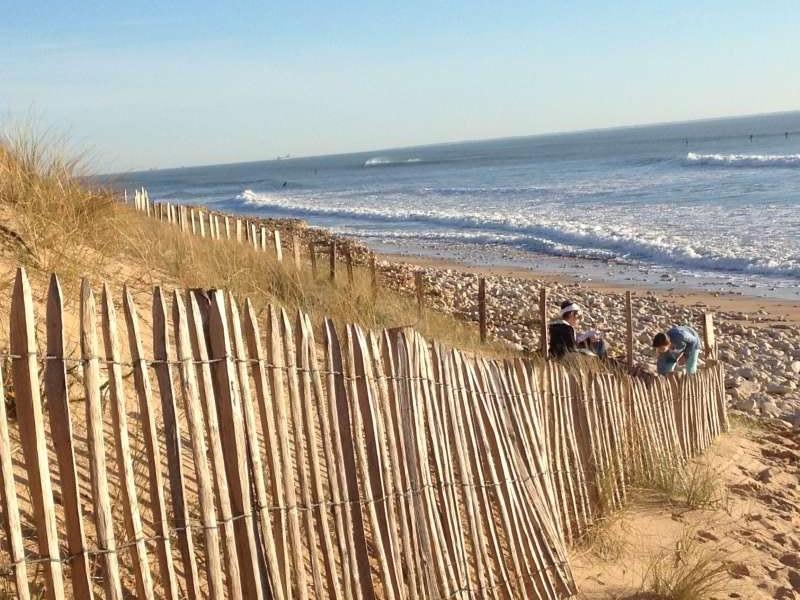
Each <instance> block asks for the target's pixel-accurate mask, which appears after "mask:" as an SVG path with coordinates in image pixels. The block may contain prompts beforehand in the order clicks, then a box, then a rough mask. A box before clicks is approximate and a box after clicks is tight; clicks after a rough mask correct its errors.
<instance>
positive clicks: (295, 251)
mask: <svg viewBox="0 0 800 600" xmlns="http://www.w3.org/2000/svg"><path fill="white" fill-rule="evenodd" d="M292 260H293V261H294V268H295V269H297V270H298V271H299V270H300V238H299V236H298V235H297V232H296V231H295V232H293V233H292Z"/></svg>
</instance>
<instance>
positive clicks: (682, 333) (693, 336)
mask: <svg viewBox="0 0 800 600" xmlns="http://www.w3.org/2000/svg"><path fill="white" fill-rule="evenodd" d="M667 337H668V338H669V341H670V343H671V344H672V350H673V351H674V352H677V353H678V354H683V353H684V352H686V351H687V350H691V349H692V348H699V347H700V338H699V337H698V335H697V332H696V331H695V330H694V329H692V328H691V327H688V326H687V325H673V326H672V328H670V330H669V331H667Z"/></svg>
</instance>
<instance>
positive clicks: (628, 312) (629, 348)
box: [625, 292, 633, 369]
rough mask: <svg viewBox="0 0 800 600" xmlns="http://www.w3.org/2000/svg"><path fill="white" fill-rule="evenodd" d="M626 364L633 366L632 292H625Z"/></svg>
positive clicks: (629, 366)
mask: <svg viewBox="0 0 800 600" xmlns="http://www.w3.org/2000/svg"><path fill="white" fill-rule="evenodd" d="M625 364H627V365H628V368H629V369H630V368H633V307H632V305H631V293H630V292H625Z"/></svg>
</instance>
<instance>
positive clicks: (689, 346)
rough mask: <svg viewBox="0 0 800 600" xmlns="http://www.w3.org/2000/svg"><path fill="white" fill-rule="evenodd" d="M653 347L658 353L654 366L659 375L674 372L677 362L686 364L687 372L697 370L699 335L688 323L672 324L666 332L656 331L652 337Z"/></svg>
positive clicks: (690, 372) (691, 372)
mask: <svg viewBox="0 0 800 600" xmlns="http://www.w3.org/2000/svg"><path fill="white" fill-rule="evenodd" d="M653 348H655V349H656V352H657V354H658V359H657V361H656V366H657V368H658V374H659V375H668V374H669V373H672V372H674V371H675V368H676V367H677V366H678V364H679V363H685V364H686V372H687V373H688V374H690V375H691V374H693V373H696V372H697V359H698V357H699V356H700V336H698V335H697V332H696V331H695V330H694V329H692V328H691V327H689V326H688V325H673V326H672V327H671V328H670V329H669V330H668V331H667V332H666V333H662V332H659V333H657V334H656V335H655V337H654V338H653Z"/></svg>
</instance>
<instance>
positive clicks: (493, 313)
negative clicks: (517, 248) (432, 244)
mask: <svg viewBox="0 0 800 600" xmlns="http://www.w3.org/2000/svg"><path fill="white" fill-rule="evenodd" d="M378 265H379V268H380V272H381V277H382V281H383V282H385V284H388V285H389V286H390V287H392V288H394V289H397V290H400V291H402V292H405V293H407V294H414V293H415V290H414V273H415V272H416V271H418V270H422V271H423V273H424V280H425V288H426V303H427V304H428V305H429V306H431V307H432V308H434V309H436V310H440V311H444V312H447V313H451V314H453V315H455V316H457V317H459V318H462V319H464V320H466V321H474V322H477V321H478V278H479V275H481V276H484V277H485V278H486V288H487V291H486V294H487V321H488V333H489V336H490V337H492V338H495V339H500V340H504V341H505V342H507V343H508V344H510V345H511V346H512V347H513V348H515V349H516V350H520V351H523V352H533V351H536V350H537V349H538V348H539V331H540V319H539V308H538V298H539V293H540V290H541V289H542V287H543V286H546V287H547V291H548V298H549V304H550V306H549V309H550V310H549V318H550V319H554V318H556V317H557V308H558V305H559V303H560V302H561V301H563V300H568V299H569V300H573V301H575V302H578V303H579V304H580V305H581V306H582V307H584V313H583V317H582V320H581V325H580V329H581V330H589V329H595V330H597V331H598V332H600V333H601V335H603V337H604V338H605V339H606V341H607V342H608V344H609V345H610V354H611V356H615V355H616V356H618V355H623V354H624V353H625V312H624V311H625V291H626V290H625V289H624V288H614V287H603V286H602V284H600V285H592V286H590V285H587V284H584V283H578V282H572V281H564V280H560V281H559V280H556V279H554V278H552V277H542V276H537V274H535V273H531V272H514V271H507V270H506V271H504V270H499V271H498V270H492V269H480V270H477V269H471V268H468V267H466V266H464V265H458V264H453V263H446V262H442V263H431V262H430V261H427V260H425V259H422V258H419V259H415V258H414V257H408V256H403V257H394V256H391V257H384V258H383V259H382V260H381V261H379V263H378ZM631 291H632V303H631V304H632V310H633V322H634V324H633V328H634V362H635V364H637V365H638V366H640V367H642V368H643V369H645V370H648V371H651V372H654V370H655V356H654V353H653V350H652V348H651V341H652V338H653V335H654V334H655V333H657V332H658V331H664V330H666V329H668V328H669V327H670V326H671V325H673V324H688V325H690V326H692V327H694V328H695V329H696V330H697V331H698V332H701V331H702V319H703V314H704V313H706V312H712V313H714V323H715V332H716V338H717V344H718V351H719V359H720V360H721V361H723V362H724V363H725V365H726V367H727V376H726V380H725V387H726V391H727V395H728V400H729V405H730V407H731V409H732V410H734V411H741V412H744V413H747V414H749V415H753V416H762V417H764V418H772V419H779V420H781V421H784V422H786V423H790V424H792V425H793V426H796V427H800V389H798V387H799V385H798V384H800V345H799V344H798V340H800V322H799V321H800V314H798V313H800V307H797V306H796V305H792V304H791V303H789V304H782V303H778V302H770V301H767V300H763V299H755V298H748V297H744V296H735V295H728V296H724V295H720V294H712V293H707V292H688V291H683V292H682V291H674V290H673V291H670V292H665V291H664V290H648V289H645V288H636V289H632V290H631ZM762 307H763V308H762ZM701 360H702V359H701Z"/></svg>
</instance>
